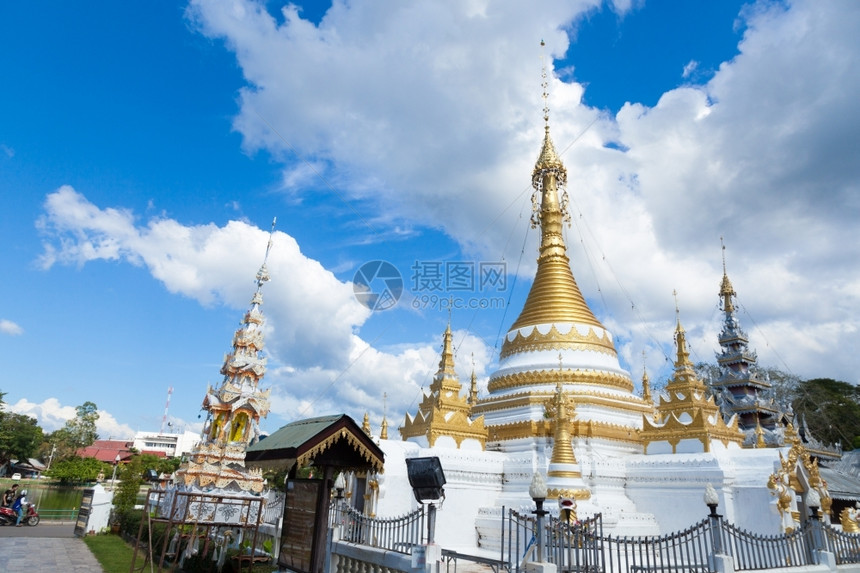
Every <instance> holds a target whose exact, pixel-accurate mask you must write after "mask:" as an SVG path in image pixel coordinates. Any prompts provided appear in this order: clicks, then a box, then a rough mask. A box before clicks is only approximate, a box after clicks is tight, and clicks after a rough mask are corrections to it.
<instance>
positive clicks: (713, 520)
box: [705, 484, 735, 573]
mask: <svg viewBox="0 0 860 573" xmlns="http://www.w3.org/2000/svg"><path fill="white" fill-rule="evenodd" d="M719 502H720V498H719V496H718V495H717V491H716V490H715V489H714V486H712V485H711V484H708V485H707V486H706V487H705V505H707V506H708V508H709V509H710V510H711V512H710V513H709V514H708V520H709V523H708V524H709V526H710V529H711V544H712V547H713V551H712V552H711V554H710V555H708V566H709V568H710V569H711V571H715V572H716V573H734V570H735V562H734V560H733V559H732V557H731V556H730V555H726V554H725V553H724V552H723V531H722V530H723V527H722V518H723V516H722V515H720V514H719V513H717V506H718V505H719Z"/></svg>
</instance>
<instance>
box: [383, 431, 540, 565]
mask: <svg viewBox="0 0 860 573" xmlns="http://www.w3.org/2000/svg"><path fill="white" fill-rule="evenodd" d="M380 447H381V448H382V450H383V451H384V452H385V473H384V474H382V475H381V476H380V487H379V490H380V496H379V502H378V504H377V511H376V513H377V515H378V516H379V517H393V516H396V515H403V514H404V513H406V512H407V511H410V510H412V509H415V508H416V507H418V502H417V501H416V500H415V496H414V494H413V493H412V487H411V486H410V485H409V476H408V474H407V472H406V459H407V458H413V457H425V456H426V457H429V456H436V457H438V458H439V461H440V463H441V464H442V471H443V472H444V474H445V480H446V484H445V500H444V502H443V503H442V504H441V506H438V510H437V512H436V542H437V543H438V544H440V545H442V546H444V547H446V548H457V547H460V548H464V549H465V548H474V547H476V545H477V533H476V529H475V518H476V517H477V515H478V513H479V509H480V508H482V507H492V506H495V505H496V504H497V502H498V498H499V495H500V494H501V492H502V480H503V474H504V471H503V465H504V459H505V455H504V454H502V453H500V452H485V451H476V450H462V449H453V448H441V447H434V448H419V447H418V445H417V444H415V443H412V442H401V441H394V440H382V441H380ZM526 491H528V486H526Z"/></svg>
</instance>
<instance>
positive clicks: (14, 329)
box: [0, 318, 24, 336]
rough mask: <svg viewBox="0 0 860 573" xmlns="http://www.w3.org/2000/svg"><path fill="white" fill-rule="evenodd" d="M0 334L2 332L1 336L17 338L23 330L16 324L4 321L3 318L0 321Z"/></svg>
mask: <svg viewBox="0 0 860 573" xmlns="http://www.w3.org/2000/svg"><path fill="white" fill-rule="evenodd" d="M0 332H2V333H3V334H9V335H12V336H17V335H19V334H23V333H24V329H23V328H21V327H20V326H19V325H18V324H16V323H14V322H12V321H11V320H6V319H5V318H3V319H0Z"/></svg>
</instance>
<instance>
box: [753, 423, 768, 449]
mask: <svg viewBox="0 0 860 573" xmlns="http://www.w3.org/2000/svg"><path fill="white" fill-rule="evenodd" d="M755 435H756V442H755V447H757V448H766V447H767V444H766V443H765V441H764V428H762V427H761V418H756V420H755Z"/></svg>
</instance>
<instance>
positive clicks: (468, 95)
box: [0, 0, 860, 437]
mask: <svg viewBox="0 0 860 573" xmlns="http://www.w3.org/2000/svg"><path fill="white" fill-rule="evenodd" d="M858 21H860V8H858V6H857V5H856V4H855V3H853V2H849V1H845V2H830V3H816V2H812V1H798V2H758V3H744V2H658V1H646V2H634V3H630V2H623V1H619V2H616V3H615V4H612V3H600V2H596V1H590V2H589V1H580V2H540V3H538V4H535V5H526V4H525V3H488V2H481V1H477V0H475V1H470V2H461V1H459V0H458V1H454V0H452V1H451V2H415V3H398V2H379V1H368V2H361V3H354V4H343V3H335V4H334V5H331V4H328V3H322V4H318V3H308V4H302V3H298V4H296V5H293V6H292V7H290V6H287V5H283V4H280V3H277V2H268V3H265V4H260V3H254V2H249V1H238V0H237V1H235V2H215V1H200V2H192V3H190V4H188V5H186V4H179V3H177V4H171V3H146V2H124V3H113V2H94V3H88V4H87V5H86V8H85V9H83V10H82V9H78V8H76V7H72V6H70V5H68V4H67V3H60V2H38V1H37V2H28V3H18V4H12V5H4V6H3V7H2V8H0V54H2V55H0V62H2V67H3V83H4V87H3V89H2V90H0V194H2V197H3V199H4V206H5V208H4V209H3V210H2V211H0V239H2V242H3V245H4V248H3V250H2V251H0V252H2V263H3V268H4V271H5V272H4V277H3V280H2V281H0V360H2V361H3V363H4V365H5V368H4V370H3V378H2V379H0V391H3V392H6V397H5V400H6V402H7V403H8V405H9V407H10V408H11V409H14V410H15V411H20V412H26V413H29V414H31V415H34V416H36V417H38V418H39V420H40V422H41V423H42V424H43V426H44V427H45V428H46V429H49V430H50V429H55V428H56V427H59V426H61V425H62V423H63V422H64V420H65V419H67V418H68V417H69V416H71V415H73V413H74V407H75V406H76V405H78V404H81V403H83V402H84V401H86V400H91V401H93V402H96V404H97V405H98V406H99V409H100V410H101V412H102V419H101V422H100V431H101V434H102V436H103V437H108V436H114V437H119V436H125V435H129V434H130V433H133V432H134V431H136V430H155V429H158V427H159V426H160V424H161V421H162V416H163V413H164V407H165V400H166V397H167V388H168V387H173V388H174V392H173V395H172V399H171V404H170V410H169V418H170V420H171V421H172V422H173V423H174V427H186V428H188V429H195V430H196V429H198V428H199V424H200V422H201V420H200V419H199V418H198V414H199V406H200V403H201V401H202V398H203V395H204V392H205V390H206V385H207V384H208V383H211V384H217V383H219V382H220V375H219V373H218V370H219V368H220V365H221V361H222V358H223V353H224V352H226V351H228V350H229V345H230V340H231V337H232V333H233V330H234V329H235V328H236V326H237V325H238V322H239V320H240V319H241V316H242V313H243V311H244V309H245V308H246V306H247V304H248V301H249V300H250V297H251V295H252V293H253V288H254V286H253V276H254V273H255V272H256V270H257V268H258V267H259V265H260V262H261V260H262V257H263V253H264V251H265V244H266V237H267V232H268V229H269V227H270V225H271V221H272V219H273V217H277V218H278V224H277V231H276V233H275V246H274V249H273V252H272V254H271V258H270V261H269V268H270V271H271V275H272V281H271V282H270V283H269V284H268V285H266V287H265V289H264V298H265V304H264V307H263V310H264V312H265V313H266V315H267V317H268V318H269V323H268V330H267V342H268V352H269V357H270V370H269V374H268V376H267V377H266V382H265V384H264V385H270V386H271V387H272V388H273V410H272V414H271V415H270V416H269V419H268V420H266V421H265V422H264V423H263V427H264V429H266V430H268V431H272V430H274V429H277V427H279V426H280V425H282V424H283V423H286V422H288V421H291V420H293V419H296V418H298V417H304V416H311V415H317V414H324V413H331V412H341V411H343V412H346V413H348V414H351V415H352V416H354V417H356V418H359V419H360V417H361V416H362V415H363V414H364V412H365V411H368V412H370V414H371V419H372V421H373V422H374V424H375V425H377V426H378V424H379V422H380V420H381V418H382V416H383V414H386V415H387V417H388V419H389V422H390V423H391V424H392V425H393V426H396V425H398V424H400V423H402V419H403V415H404V413H405V411H407V410H409V411H414V410H415V408H416V407H417V403H418V401H419V400H420V395H421V389H422V387H423V388H426V387H427V385H428V384H429V382H430V379H431V377H432V373H433V372H434V371H435V369H436V367H437V363H438V351H439V345H440V341H441V334H442V331H443V330H444V328H445V323H446V322H447V320H448V316H449V313H448V311H447V310H446V309H444V308H440V304H439V301H443V300H448V298H449V297H452V296H453V297H456V298H457V301H458V303H461V302H462V303H465V304H468V303H469V302H470V301H472V302H477V303H481V304H491V305H496V304H502V305H508V306H507V310H504V309H497V310H492V309H490V310H473V309H456V310H454V311H453V312H452V313H451V320H452V328H453V329H454V331H455V333H456V336H455V342H456V344H457V346H458V351H457V357H456V360H457V366H458V370H459V371H460V373H461V377H462V379H463V381H464V382H465V381H467V380H468V375H469V372H470V370H471V367H472V361H473V360H474V365H475V366H474V367H475V370H476V372H477V374H478V377H479V379H480V381H481V384H482V385H483V387H484V388H485V387H486V378H487V376H488V375H489V373H491V372H492V369H493V366H494V363H495V361H496V359H497V353H498V345H499V343H498V340H499V336H500V335H501V334H503V333H504V332H505V331H506V330H507V328H508V327H509V326H510V324H511V323H512V322H513V321H514V319H515V318H516V315H517V314H518V312H519V309H520V307H521V304H522V301H523V298H524V297H525V294H526V293H527V290H528V286H529V281H530V278H531V275H532V273H533V271H534V264H535V262H534V261H535V254H536V246H535V238H536V233H535V231H533V230H530V229H529V228H528V225H527V221H528V215H529V208H530V202H529V197H530V188H529V179H530V173H531V168H532V166H533V162H534V160H535V158H536V155H537V152H538V148H539V144H540V137H541V133H542V119H541V115H542V113H541V108H542V101H541V98H540V93H541V89H540V66H541V55H542V51H541V49H540V46H539V43H540V40H541V39H543V40H545V42H546V48H545V51H544V52H543V53H544V54H545V55H546V59H545V60H544V61H545V62H546V63H547V64H548V65H549V66H550V70H551V72H552V80H551V82H550V86H549V94H550V95H549V106H550V108H551V113H550V115H551V120H550V121H551V125H552V130H553V137H554V139H555V142H556V146H557V148H558V149H559V150H560V151H562V153H563V160H564V161H565V163H566V165H567V167H568V170H569V173H570V184H569V191H570V193H571V197H572V202H573V207H574V215H575V216H574V222H575V224H574V226H572V227H571V228H570V229H569V230H568V237H567V238H568V244H569V246H570V255H571V259H572V266H573V270H574V274H575V276H576V277H577V280H578V282H579V284H580V286H581V288H582V290H583V292H584V294H585V295H586V297H587V298H588V300H589V302H590V304H591V305H592V308H593V309H594V311H595V313H596V314H597V315H598V316H599V317H600V318H601V320H602V321H604V324H605V325H606V326H607V327H608V328H609V329H610V330H611V331H612V332H613V333H615V335H616V337H617V346H618V349H619V353H620V355H621V358H622V361H623V362H624V364H625V365H626V366H627V367H628V368H629V369H630V370H631V371H632V372H633V374H634V378H635V379H638V378H639V376H640V373H641V370H642V367H643V358H642V353H643V351H644V352H645V353H646V358H645V364H647V367H648V370H649V374H650V375H651V378H652V380H656V381H657V382H658V383H659V382H660V381H662V380H665V378H666V376H667V375H668V374H669V373H670V371H671V368H670V364H669V363H668V361H667V357H668V356H670V355H671V344H672V329H673V324H674V304H675V302H674V299H673V297H672V291H673V290H677V291H678V301H679V305H680V308H681V318H682V320H683V322H684V325H685V327H686V328H687V330H688V332H689V333H690V337H689V339H690V341H691V343H692V345H693V351H694V358H695V359H697V360H712V356H713V351H714V349H715V348H716V332H717V331H718V329H719V326H720V322H719V313H718V311H717V302H718V301H717V294H716V293H717V289H718V287H719V280H720V277H721V274H722V266H721V265H722V262H721V258H720V256H721V250H720V237H721V236H722V237H724V238H725V242H726V245H727V251H726V253H727V265H728V270H729V274H730V276H731V278H732V281H733V283H734V285H735V288H736V290H737V291H738V295H739V301H740V303H741V305H742V309H743V313H742V315H741V320H742V323H743V324H744V326H745V327H746V329H747V331H748V333H749V334H750V336H751V338H752V343H753V346H754V347H755V349H756V350H757V351H758V354H759V359H760V362H761V363H762V364H764V365H767V366H775V367H778V368H781V369H784V370H789V371H791V372H793V373H795V374H797V375H799V376H802V377H814V376H826V377H834V378H838V379H842V380H846V381H849V382H852V383H857V382H858V378H857V371H858V369H860V368H858V367H860V363H858V359H857V356H856V348H857V346H858V343H860V324H858V323H860V319H858V318H857V317H858V316H860V267H858V265H857V261H858V260H860V252H858V251H860V241H858V240H857V238H856V231H857V223H856V221H857V220H858V215H860V212H858V211H860V204H859V203H858V189H857V186H858V183H857V182H858V181H860V178H858V175H860V173H858V170H860V168H858V166H857V164H856V160H855V157H854V152H853V150H854V149H857V147H858V145H857V144H858V143H860V142H858V141H857V140H858V137H860V135H858V134H860V125H858V124H860V114H858V111H857V110H856V109H855V108H856V105H855V102H856V101H857V96H858V92H860V79H858V77H857V74H856V73H854V72H853V70H854V69H856V65H857V63H858V62H857V61H856V60H857V58H858V57H860V49H858V48H860V45H858V43H860V41H858V40H857V39H856V37H855V36H856V34H855V33H854V30H856V29H857V25H858V23H860V22H858ZM373 260H385V261H390V262H391V263H392V264H393V265H394V266H395V267H397V269H398V270H399V271H400V272H401V274H402V275H403V279H404V285H405V292H404V294H403V297H402V298H401V299H400V301H399V302H398V304H397V305H396V306H395V307H394V308H392V309H389V310H385V311H382V312H370V311H368V310H367V309H366V308H365V307H363V306H361V305H360V304H359V303H358V302H357V301H356V299H355V297H354V296H353V287H352V280H353V277H354V275H355V273H356V271H357V270H358V268H359V267H361V265H362V264H363V263H365V262H367V261H373ZM416 261H418V262H419V265H418V268H420V269H422V270H421V273H424V272H425V271H426V270H427V269H429V268H430V267H432V266H433V265H437V264H442V265H444V264H445V263H463V262H465V263H474V264H475V268H476V269H477V268H478V267H479V266H480V263H485V264H486V265H496V266H498V265H504V268H505V269H506V270H507V273H508V274H507V277H506V278H507V280H506V283H505V285H504V287H503V288H502V289H500V290H495V291H490V290H487V289H481V288H478V287H476V288H474V289H472V290H452V289H441V290H431V289H429V288H425V290H420V289H418V288H416V284H414V282H415V281H414V280H413V278H419V277H413V275H414V274H415V272H414V271H413V270H411V269H412V268H413V267H414V266H415V263H416ZM421 273H419V274H421ZM420 278H427V277H420ZM422 295H427V296H426V298H422ZM433 297H435V299H434V298H433ZM434 301H435V304H434ZM500 301H501V302H500ZM473 357H474V358H473ZM383 394H384V395H385V398H383Z"/></svg>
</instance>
